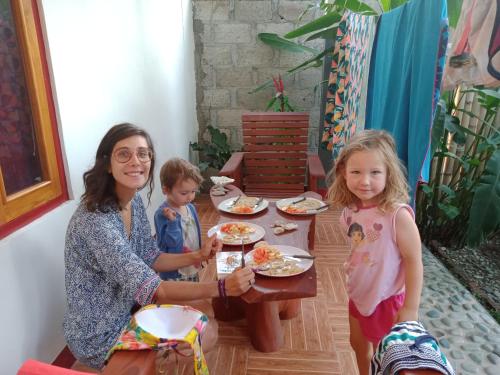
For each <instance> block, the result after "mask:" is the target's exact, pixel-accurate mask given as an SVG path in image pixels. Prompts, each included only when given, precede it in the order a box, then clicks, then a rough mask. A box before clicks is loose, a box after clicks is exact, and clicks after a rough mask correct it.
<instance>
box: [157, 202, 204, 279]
mask: <svg viewBox="0 0 500 375" xmlns="http://www.w3.org/2000/svg"><path fill="white" fill-rule="evenodd" d="M165 207H170V206H169V204H168V202H166V201H165V202H163V203H162V204H161V205H160V207H158V208H157V210H156V212H155V216H154V220H155V229H156V241H157V243H158V247H159V248H160V250H161V251H163V252H165V253H173V254H180V253H182V252H188V251H192V250H195V251H196V250H199V249H200V247H201V229H200V221H199V218H198V214H197V212H196V208H195V207H194V205H192V204H191V203H190V204H188V205H187V208H188V212H189V214H190V216H189V217H186V218H184V220H183V219H182V216H181V215H180V214H177V216H176V217H175V220H173V221H170V220H169V219H167V218H166V217H165V215H164V214H163V209H164V208H165ZM170 208H171V207H170ZM193 220H194V223H193ZM193 224H194V225H193ZM186 229H187V230H188V231H189V233H188V232H186ZM186 239H189V243H190V245H191V246H192V248H191V247H189V246H188V245H187V243H185V242H184V241H185V240H186ZM184 276H191V275H187V274H185V275H184ZM160 277H161V278H162V279H163V280H186V278H183V275H181V273H179V272H178V271H169V272H161V273H160Z"/></svg>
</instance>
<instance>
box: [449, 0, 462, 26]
mask: <svg viewBox="0 0 500 375" xmlns="http://www.w3.org/2000/svg"><path fill="white" fill-rule="evenodd" d="M447 5H448V7H447V8H448V22H449V24H450V26H451V27H453V28H456V27H457V24H458V19H459V18H460V11H461V10H462V0H448V4H447Z"/></svg>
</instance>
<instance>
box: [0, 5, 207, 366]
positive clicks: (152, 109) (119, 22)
mask: <svg viewBox="0 0 500 375" xmlns="http://www.w3.org/2000/svg"><path fill="white" fill-rule="evenodd" d="M41 15H42V17H43V18H44V20H43V21H42V22H43V23H44V24H45V27H44V28H45V32H46V44H47V48H48V49H49V54H50V56H49V60H50V61H49V65H50V67H51V72H52V76H53V77H52V78H53V88H54V91H55V100H56V106H57V108H56V111H57V115H58V119H59V126H60V130H61V138H62V139H61V142H62V147H63V154H64V158H65V163H66V176H67V179H68V184H69V186H70V195H71V196H72V197H75V198H76V200H71V201H69V202H66V203H65V204H63V205H62V206H60V207H58V208H56V209H55V210H53V211H51V212H50V213H48V214H46V215H44V216H43V217H41V218H39V219H38V220H36V221H35V222H33V223H30V224H29V225H27V226H25V227H24V228H22V229H20V230H18V231H16V232H15V233H13V234H11V235H10V236H8V237H7V238H5V239H2V240H0V265H1V267H2V271H1V272H0V295H1V296H2V308H1V309H0V321H1V322H3V323H4V324H3V326H2V336H3V337H4V340H2V341H1V342H2V343H1V344H0V363H1V364H2V365H1V367H2V370H1V372H2V374H15V373H16V371H17V369H18V368H19V367H20V365H21V364H22V362H24V361H25V360H26V359H28V358H36V359H39V360H42V361H45V362H51V361H52V360H53V359H54V358H55V357H56V356H57V354H58V353H59V352H60V351H61V350H62V348H63V347H64V345H65V342H64V338H63V335H62V327H61V324H62V319H63V315H64V309H65V292H64V260H63V252H64V234H65V230H66V225H67V223H68V221H69V218H70V216H71V214H72V213H73V211H74V209H75V207H76V204H77V200H78V198H79V197H80V195H81V194H82V192H83V182H82V174H83V172H84V171H85V170H86V169H88V167H89V166H90V165H91V164H92V159H93V157H94V155H95V151H96V148H97V144H98V143H99V141H100V139H101V138H102V136H103V134H104V133H105V132H106V131H107V129H108V128H109V127H110V126H111V125H113V124H116V123H118V122H122V121H128V122H132V123H135V124H137V125H139V126H141V127H143V128H145V129H146V130H147V131H148V132H149V133H150V134H151V135H152V137H153V140H154V141H155V146H156V150H157V156H158V164H159V165H161V163H162V162H163V161H164V160H165V159H167V158H168V157H171V156H174V155H175V156H180V157H184V158H187V157H188V155H189V148H188V145H189V141H194V140H196V134H197V130H198V125H197V122H196V114H195V108H196V106H195V83H194V61H193V50H194V40H193V35H192V16H191V1H190V0H182V1H165V0H106V1H103V0H80V1H67V0H41ZM158 164H157V165H158ZM158 170H159V169H158V168H157V171H156V181H157V175H158ZM161 200H162V196H161V191H160V189H159V187H158V184H157V186H156V188H155V193H154V195H153V199H152V204H151V206H150V207H149V209H148V213H149V215H150V217H152V213H153V211H154V208H155V207H156V206H157V205H158V204H159V203H160V202H161Z"/></svg>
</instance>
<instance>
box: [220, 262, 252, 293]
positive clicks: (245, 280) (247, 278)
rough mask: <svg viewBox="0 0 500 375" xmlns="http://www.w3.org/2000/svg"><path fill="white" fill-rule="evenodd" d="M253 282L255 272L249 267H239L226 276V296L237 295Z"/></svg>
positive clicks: (248, 287)
mask: <svg viewBox="0 0 500 375" xmlns="http://www.w3.org/2000/svg"><path fill="white" fill-rule="evenodd" d="M253 283H255V273H253V271H252V269H251V268H250V267H245V268H239V269H237V270H236V271H234V272H233V273H232V274H230V275H229V276H227V277H226V281H225V286H226V294H227V295H228V296H239V295H242V294H243V293H245V292H246V291H247V290H248V289H250V288H251V286H252V284H253Z"/></svg>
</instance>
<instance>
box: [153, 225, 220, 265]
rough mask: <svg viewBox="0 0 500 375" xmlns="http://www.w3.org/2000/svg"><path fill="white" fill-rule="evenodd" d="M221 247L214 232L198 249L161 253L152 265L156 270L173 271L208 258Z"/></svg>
mask: <svg viewBox="0 0 500 375" xmlns="http://www.w3.org/2000/svg"><path fill="white" fill-rule="evenodd" d="M221 249H222V242H221V240H219V239H218V238H217V236H216V234H214V235H212V237H209V238H208V239H207V240H206V241H205V244H204V245H203V246H202V247H201V249H200V251H195V252H191V253H182V254H169V253H161V254H160V255H159V256H158V258H156V260H155V262H154V263H153V266H152V267H153V269H154V270H155V271H156V272H168V271H174V270H177V269H179V268H181V267H186V266H190V265H191V264H195V263H200V262H202V261H205V260H207V259H210V258H211V257H213V256H214V255H215V253H217V252H218V251H220V250H221Z"/></svg>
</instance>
